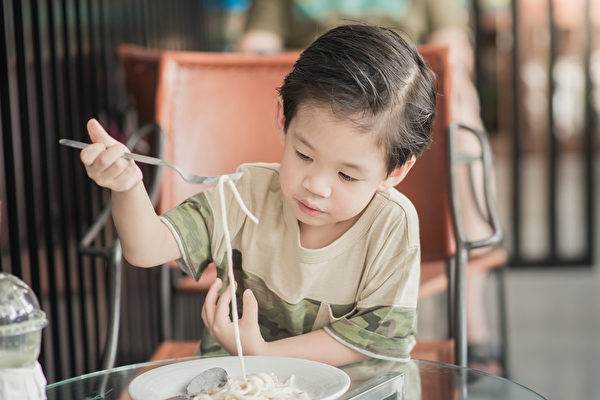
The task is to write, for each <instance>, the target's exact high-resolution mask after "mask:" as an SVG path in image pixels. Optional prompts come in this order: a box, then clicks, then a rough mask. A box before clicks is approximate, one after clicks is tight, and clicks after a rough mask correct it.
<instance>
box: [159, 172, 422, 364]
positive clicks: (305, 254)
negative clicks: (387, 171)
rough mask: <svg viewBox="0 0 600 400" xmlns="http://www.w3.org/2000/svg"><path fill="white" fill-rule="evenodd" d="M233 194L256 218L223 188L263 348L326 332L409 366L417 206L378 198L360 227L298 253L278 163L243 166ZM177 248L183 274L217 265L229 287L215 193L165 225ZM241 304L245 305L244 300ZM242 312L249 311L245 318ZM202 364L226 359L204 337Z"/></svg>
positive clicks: (398, 198)
mask: <svg viewBox="0 0 600 400" xmlns="http://www.w3.org/2000/svg"><path fill="white" fill-rule="evenodd" d="M239 170H240V171H242V172H243V176H242V178H241V179H240V180H238V181H237V182H236V187H237V189H238V191H239V193H240V195H241V197H242V199H243V201H244V203H245V204H246V205H247V207H248V208H249V209H250V211H252V212H253V213H254V215H256V216H257V217H258V219H259V220H260V223H259V224H254V223H253V222H252V221H251V220H249V219H248V218H247V217H246V215H245V214H244V213H243V211H242V210H241V209H240V207H239V206H238V205H237V203H236V201H235V198H234V196H233V194H232V193H231V191H230V190H227V187H225V203H226V209H227V221H228V227H229V230H230V234H231V241H232V247H233V249H234V257H233V264H234V271H235V275H236V281H237V282H238V294H241V293H242V292H243V290H245V289H246V288H250V289H251V290H252V291H253V292H254V295H255V296H256V299H257V301H258V306H259V313H258V314H259V315H258V322H259V325H260V330H261V333H262V335H263V337H264V339H265V340H267V341H273V340H278V339H283V338H286V337H290V336H296V335H301V334H304V333H307V332H310V331H313V330H316V329H324V330H325V332H327V333H328V334H329V335H331V336H332V337H333V338H334V339H336V340H337V341H339V342H340V343H343V344H344V345H346V346H348V347H350V348H352V349H354V350H356V351H358V352H361V353H363V354H366V355H368V356H371V357H375V358H381V359H389V360H396V361H398V360H401V361H404V360H408V359H409V358H410V351H411V349H412V348H413V346H414V344H415V338H414V337H415V333H416V332H415V331H416V306H417V297H418V289H419V267H420V248H419V232H418V219H417V214H416V211H415V209H414V207H413V205H412V203H411V202H410V201H409V200H408V199H407V198H406V197H405V196H403V195H402V194H400V193H399V192H398V191H397V190H395V189H391V190H389V191H386V192H377V193H376V194H375V196H374V197H373V199H372V200H371V202H370V203H369V205H368V206H367V208H366V209H365V210H364V212H363V213H362V215H361V216H360V218H359V219H358V220H357V221H356V222H355V223H354V225H353V226H352V227H351V228H350V229H348V230H347V231H346V232H345V233H344V234H343V235H342V236H341V237H340V238H338V239H337V240H335V241H334V242H333V243H331V244H329V245H327V246H325V247H323V248H319V249H307V248H304V247H302V245H301V244H300V236H299V227H298V221H297V220H296V218H295V215H294V210H293V209H292V205H291V204H289V203H288V202H287V201H286V200H285V199H284V197H283V195H282V192H281V188H280V185H279V165H278V164H245V165H242V166H240V168H239ZM162 220H163V222H164V223H165V224H166V225H167V226H168V227H169V228H170V230H171V231H172V232H173V235H174V236H175V239H176V240H177V242H178V244H179V247H180V250H181V254H182V258H181V259H180V260H178V264H179V265H180V268H182V269H183V270H184V271H185V272H187V273H188V274H189V275H191V276H193V277H195V278H196V279H198V277H199V276H200V274H201V273H202V271H203V269H204V268H205V267H206V265H208V264H209V263H210V262H212V261H214V262H215V264H216V265H217V271H218V275H219V277H220V278H222V279H223V280H224V283H225V284H227V272H226V271H227V270H226V264H227V261H226V260H227V257H226V246H225V238H224V234H223V229H222V227H221V224H220V222H219V221H221V209H220V205H219V197H218V190H217V189H216V188H215V189H211V190H208V191H205V192H201V193H198V194H197V195H195V196H192V197H190V198H189V199H187V200H186V201H184V202H183V203H182V204H180V205H179V206H177V207H175V208H173V209H171V210H169V211H168V212H166V213H165V214H164V215H163V216H162ZM239 297H240V296H238V298H239ZM242 312H243V311H242ZM201 352H202V354H203V355H211V354H214V355H217V354H223V350H222V349H221V348H220V346H219V345H218V343H217V342H216V341H215V340H214V339H213V338H212V337H210V336H209V334H208V332H207V330H206V329H205V330H204V331H203V333H202V336H201Z"/></svg>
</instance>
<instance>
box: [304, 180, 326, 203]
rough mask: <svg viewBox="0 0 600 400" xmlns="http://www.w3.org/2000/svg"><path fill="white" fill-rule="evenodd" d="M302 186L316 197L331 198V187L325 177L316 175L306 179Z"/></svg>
mask: <svg viewBox="0 0 600 400" xmlns="http://www.w3.org/2000/svg"><path fill="white" fill-rule="evenodd" d="M302 186H304V189H306V190H308V191H309V192H310V193H312V194H314V195H315V196H319V197H323V198H328V197H329V196H331V185H329V183H328V182H327V179H326V178H325V177H320V176H315V175H311V176H307V177H306V178H304V182H302Z"/></svg>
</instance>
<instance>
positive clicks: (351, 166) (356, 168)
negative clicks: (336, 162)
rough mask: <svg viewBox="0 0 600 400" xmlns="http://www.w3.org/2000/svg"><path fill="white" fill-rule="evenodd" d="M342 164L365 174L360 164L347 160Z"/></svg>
mask: <svg viewBox="0 0 600 400" xmlns="http://www.w3.org/2000/svg"><path fill="white" fill-rule="evenodd" d="M342 166H343V167H346V168H350V169H353V170H355V171H356V172H358V173H360V174H364V171H363V168H362V167H361V166H360V165H357V164H352V163H347V162H345V163H342Z"/></svg>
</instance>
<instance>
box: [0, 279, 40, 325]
mask: <svg viewBox="0 0 600 400" xmlns="http://www.w3.org/2000/svg"><path fill="white" fill-rule="evenodd" d="M47 324H48V320H47V319H46V314H45V313H44V312H43V311H42V310H41V309H40V303H39V302H38V299H37V297H36V296H35V293H33V291H32V290H31V289H30V288H29V286H27V285H26V284H25V282H23V281H22V280H20V279H19V278H17V277H16V276H14V275H11V274H7V273H3V272H0V336H14V335H20V334H23V333H29V332H33V331H37V330H41V329H42V328H44V327H45V326H46V325H47Z"/></svg>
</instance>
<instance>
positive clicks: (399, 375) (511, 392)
mask: <svg viewBox="0 0 600 400" xmlns="http://www.w3.org/2000/svg"><path fill="white" fill-rule="evenodd" d="M196 358H198V357H188V358H180V359H172V360H163V361H155V362H147V363H142V364H133V365H127V366H122V367H117V368H113V369H110V370H105V371H98V372H94V373H91V374H86V375H82V376H78V377H74V378H70V379H66V380H64V381H60V382H56V383H52V384H50V385H48V386H47V389H46V394H47V396H48V400H59V399H60V400H71V399H73V400H75V399H76V400H84V399H85V400H93V399H115V400H116V399H118V400H130V399H131V398H130V397H129V394H128V392H127V388H128V386H129V383H130V382H131V381H132V380H133V379H134V378H135V377H136V376H138V375H140V374H142V373H144V372H146V371H149V370H151V369H154V368H157V367H161V366H164V365H168V364H172V363H175V362H179V361H187V360H193V359H196ZM341 369H342V370H344V371H345V372H346V373H347V374H348V375H349V376H350V378H351V382H352V383H351V386H350V389H349V390H348V392H347V393H346V394H345V395H344V396H343V397H342V399H347V400H350V399H354V400H375V399H377V400H381V399H400V400H447V399H456V400H459V399H460V400H462V399H479V400H484V399H507V400H508V399H510V400H539V399H544V397H543V396H541V395H539V394H537V393H535V392H534V391H532V390H530V389H528V388H526V387H524V386H522V385H519V384H518V383H515V382H512V381H510V380H507V379H504V378H501V377H497V376H493V375H489V374H486V373H483V372H479V371H476V370H473V369H468V368H461V367H457V366H454V365H450V364H444V363H438V362H432V361H421V360H412V361H410V362H408V363H397V362H392V361H383V360H367V361H363V362H361V363H357V364H351V365H348V366H345V367H342V368H341ZM398 388H401V389H398Z"/></svg>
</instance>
